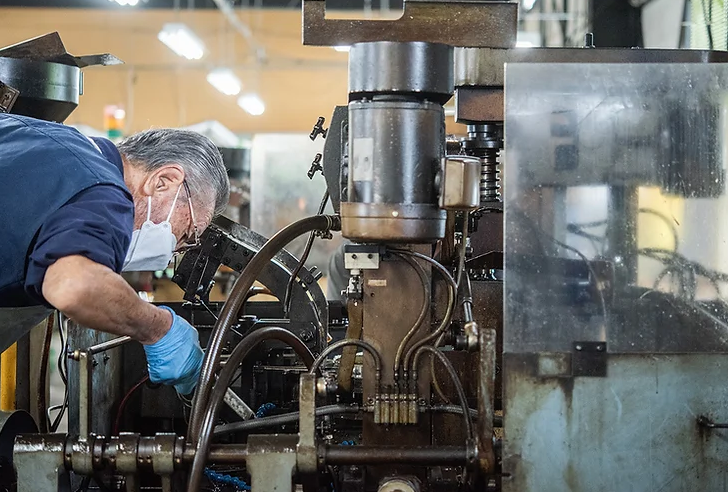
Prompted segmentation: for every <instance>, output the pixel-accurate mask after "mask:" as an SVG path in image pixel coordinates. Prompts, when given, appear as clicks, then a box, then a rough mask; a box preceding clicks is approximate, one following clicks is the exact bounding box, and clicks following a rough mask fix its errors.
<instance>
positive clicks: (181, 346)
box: [144, 306, 203, 395]
mask: <svg viewBox="0 0 728 492" xmlns="http://www.w3.org/2000/svg"><path fill="white" fill-rule="evenodd" d="M162 309H165V310H167V311H169V312H170V313H171V314H172V318H173V321H172V327H171V328H170V329H169V331H168V332H167V334H166V335H164V337H162V339H161V340H159V341H158V342H156V343H154V344H152V345H145V346H144V351H145V352H146V354H147V366H148V368H149V379H150V380H151V381H152V382H153V383H164V384H173V385H174V389H176V390H177V392H178V393H180V394H182V395H189V394H190V393H192V391H193V390H194V389H195V385H196V384H197V379H198V378H199V376H200V368H201V367H202V358H203V353H202V349H201V348H200V337H199V335H198V333H197V330H195V328H194V327H193V326H192V325H191V324H189V323H188V322H187V321H185V320H184V319H183V318H181V317H179V316H177V315H176V314H174V311H172V310H171V309H170V308H168V307H165V306H162Z"/></svg>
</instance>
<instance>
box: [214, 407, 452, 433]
mask: <svg viewBox="0 0 728 492" xmlns="http://www.w3.org/2000/svg"><path fill="white" fill-rule="evenodd" d="M455 408H457V410H458V411H459V412H460V413H462V410H461V408H460V407H455ZM361 411H362V409H361V407H360V406H359V405H343V404H339V405H325V406H322V407H319V408H317V409H316V416H317V417H323V416H326V415H342V414H357V413H359V412H361ZM298 418H299V414H298V412H291V413H286V414H283V415H273V416H270V417H261V418H259V419H252V420H245V421H243V422H233V423H231V424H223V425H218V426H217V427H215V432H214V434H215V435H216V436H219V435H223V434H230V433H232V432H252V431H255V430H258V429H265V428H268V427H277V426H279V425H285V424H293V423H296V422H298Z"/></svg>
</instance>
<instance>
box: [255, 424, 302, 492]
mask: <svg viewBox="0 0 728 492" xmlns="http://www.w3.org/2000/svg"><path fill="white" fill-rule="evenodd" d="M245 464H246V466H247V468H248V471H249V472H250V478H251V487H252V492H290V491H292V490H293V476H294V475H295V473H296V436H295V435H293V434H276V435H265V436H263V435H258V436H256V435H253V436H249V437H248V456H247V459H246V461H245Z"/></svg>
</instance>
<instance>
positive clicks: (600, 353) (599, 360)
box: [571, 342, 607, 378]
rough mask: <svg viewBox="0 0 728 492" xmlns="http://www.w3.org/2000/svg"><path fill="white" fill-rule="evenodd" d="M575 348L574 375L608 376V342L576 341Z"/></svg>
mask: <svg viewBox="0 0 728 492" xmlns="http://www.w3.org/2000/svg"><path fill="white" fill-rule="evenodd" d="M573 349H574V351H573V352H572V354H571V375H572V376H573V377H592V378H605V377H607V342H574V343H573Z"/></svg>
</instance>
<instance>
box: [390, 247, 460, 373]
mask: <svg viewBox="0 0 728 492" xmlns="http://www.w3.org/2000/svg"><path fill="white" fill-rule="evenodd" d="M391 251H392V252H394V253H398V254H404V255H408V256H412V257H414V258H419V259H421V260H424V261H426V262H428V263H429V264H430V265H432V266H433V267H434V268H435V270H437V272H438V273H439V274H440V275H441V276H442V278H443V279H444V280H445V281H446V282H447V285H448V290H447V310H446V311H445V316H444V317H443V319H442V322H441V323H440V326H438V327H437V329H436V330H435V331H433V332H432V333H430V334H429V335H427V336H426V337H424V338H422V339H421V340H418V341H417V342H415V343H414V344H412V346H411V347H410V348H409V349H408V350H407V351H406V352H405V354H404V361H403V364H404V370H405V372H406V371H407V369H408V368H409V363H410V360H411V358H412V355H413V354H414V353H415V351H417V349H419V348H420V347H422V346H424V345H426V344H428V343H430V342H432V341H433V340H436V339H437V338H438V337H439V336H440V335H442V334H443V333H444V332H445V330H447V328H448V327H449V326H450V322H451V321H452V316H453V313H454V312H455V299H456V297H457V290H458V288H457V284H456V283H455V279H453V278H452V275H450V272H448V271H447V268H445V267H444V266H442V265H441V264H440V263H439V262H437V261H435V260H433V259H432V258H430V257H429V256H426V255H423V254H422V253H417V252H416V251H409V250H405V249H392V250H391Z"/></svg>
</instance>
